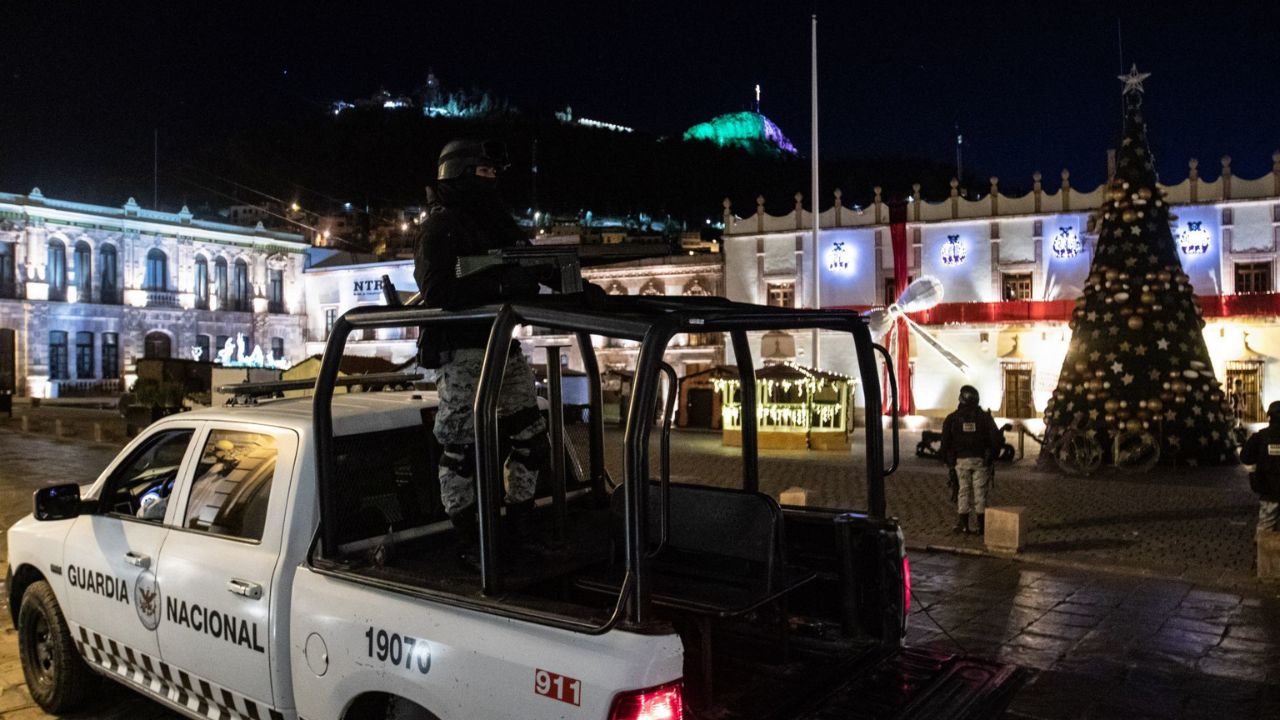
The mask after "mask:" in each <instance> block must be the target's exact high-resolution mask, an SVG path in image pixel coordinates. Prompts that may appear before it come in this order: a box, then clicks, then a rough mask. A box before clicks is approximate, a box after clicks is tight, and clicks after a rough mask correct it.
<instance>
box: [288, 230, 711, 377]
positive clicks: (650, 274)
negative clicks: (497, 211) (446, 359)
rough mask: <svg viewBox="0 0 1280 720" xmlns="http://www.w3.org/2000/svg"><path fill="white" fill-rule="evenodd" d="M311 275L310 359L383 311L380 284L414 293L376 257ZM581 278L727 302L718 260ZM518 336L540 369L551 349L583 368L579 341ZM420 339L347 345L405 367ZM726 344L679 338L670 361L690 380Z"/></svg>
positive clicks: (323, 259) (619, 354) (392, 337)
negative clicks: (352, 314)
mask: <svg viewBox="0 0 1280 720" xmlns="http://www.w3.org/2000/svg"><path fill="white" fill-rule="evenodd" d="M312 257H313V259H314V262H313V263H312V265H311V267H309V268H307V270H306V272H305V290H304V293H303V296H304V298H305V300H304V304H305V305H306V307H307V320H306V322H307V331H306V344H305V349H306V354H307V355H317V354H320V353H323V352H324V347H325V342H326V341H327V340H328V338H329V332H330V330H331V329H332V328H333V323H334V322H335V321H336V320H337V319H338V318H339V317H341V316H342V314H343V313H345V312H347V311H348V310H350V309H352V308H356V307H361V306H365V305H381V304H382V302H383V296H382V278H383V276H384V275H385V276H387V277H388V278H390V280H391V282H392V283H393V284H394V285H395V287H396V290H397V291H398V292H400V293H401V294H407V293H412V292H416V291H417V289H418V286H417V283H416V282H415V281H414V279H413V261H412V260H387V261H381V262H378V261H375V259H374V258H373V257H372V256H367V255H355V254H352V253H341V252H334V251H329V250H319V249H317V250H314V251H313V254H312ZM582 274H583V277H584V278H585V279H586V280H587V281H589V282H593V283H595V284H597V285H599V286H600V287H602V288H604V290H605V292H608V293H610V294H613V295H691V296H692V295H723V294H724V274H723V265H722V263H721V258H720V255H719V254H696V255H673V256H670V257H661V258H648V259H643V260H635V261H631V262H626V263H619V264H613V265H600V266H596V267H590V268H586V269H584V270H583V273H582ZM520 332H521V333H522V335H521V336H520V339H521V341H522V342H523V343H524V346H525V349H526V351H527V353H528V354H529V355H530V356H531V357H532V358H533V362H534V363H535V364H537V363H541V362H543V360H544V355H543V351H542V350H540V349H539V348H540V347H541V346H545V345H566V346H567V347H566V349H565V356H566V358H567V364H568V365H569V366H570V367H573V368H581V367H582V363H581V358H579V357H578V353H577V345H576V340H575V339H573V338H570V337H569V336H566V335H564V334H560V333H548V332H542V331H539V330H537V329H536V328H523V329H522V330H521V331H520ZM598 342H599V343H600V345H599V346H598V347H597V348H596V355H597V358H598V360H599V363H600V368H601V369H602V370H609V369H614V370H627V369H629V368H633V367H634V366H635V359H636V353H637V350H638V344H637V343H634V342H630V341H626V340H612V341H607V342H606V341H605V340H603V339H599V341H598ZM417 347H418V334H417V332H416V331H415V329H413V328H404V329H401V328H381V329H377V330H363V331H361V332H360V333H357V334H355V335H353V336H352V337H351V338H349V339H348V342H347V349H346V354H347V355H356V356H370V357H380V358H383V359H385V360H389V361H391V362H392V363H396V364H399V363H402V362H405V361H406V360H409V359H411V358H413V357H414V356H415V354H416V353H417ZM723 355H724V344H723V339H722V338H721V337H720V336H719V335H717V334H702V335H697V334H694V335H690V334H681V335H678V336H677V337H676V338H675V339H674V340H673V341H672V346H671V349H670V351H669V352H668V354H667V362H669V363H671V364H672V367H674V368H675V370H676V373H677V374H678V375H681V376H684V375H690V374H693V373H697V372H700V371H703V370H707V369H709V368H711V367H713V366H715V365H718V364H719V363H720V362H721V361H722V360H723Z"/></svg>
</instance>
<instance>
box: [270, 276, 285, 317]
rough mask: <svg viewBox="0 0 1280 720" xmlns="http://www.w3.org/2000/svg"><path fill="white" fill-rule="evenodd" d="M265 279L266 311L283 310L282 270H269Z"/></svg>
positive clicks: (276, 311) (279, 311)
mask: <svg viewBox="0 0 1280 720" xmlns="http://www.w3.org/2000/svg"><path fill="white" fill-rule="evenodd" d="M269 278H270V279H269V280H268V281H267V311H268V312H273V313H282V312H284V271H283V270H271V271H270V274H269Z"/></svg>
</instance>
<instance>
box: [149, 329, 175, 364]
mask: <svg viewBox="0 0 1280 720" xmlns="http://www.w3.org/2000/svg"><path fill="white" fill-rule="evenodd" d="M142 356H143V357H149V358H167V357H172V356H173V344H172V342H170V340H169V336H168V335H165V334H164V333H162V332H149V333H147V337H146V341H145V345H144V346H143V351H142Z"/></svg>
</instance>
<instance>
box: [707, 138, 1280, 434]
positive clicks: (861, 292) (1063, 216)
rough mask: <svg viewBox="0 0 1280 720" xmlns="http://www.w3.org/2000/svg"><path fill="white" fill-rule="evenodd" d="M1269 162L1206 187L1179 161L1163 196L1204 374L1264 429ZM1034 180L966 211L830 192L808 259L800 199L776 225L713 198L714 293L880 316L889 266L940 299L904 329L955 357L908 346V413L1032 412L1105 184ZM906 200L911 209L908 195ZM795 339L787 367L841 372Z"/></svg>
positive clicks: (1272, 279) (1272, 329) (1273, 268)
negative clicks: (1196, 315) (932, 283)
mask: <svg viewBox="0 0 1280 720" xmlns="http://www.w3.org/2000/svg"><path fill="white" fill-rule="evenodd" d="M1273 161H1274V168H1273V171H1272V172H1271V173H1269V174H1267V175H1264V176H1262V177H1259V178H1256V179H1245V178H1240V177H1235V176H1234V175H1233V173H1232V171H1231V159H1230V158H1223V159H1222V163H1221V170H1220V171H1219V172H1217V175H1218V177H1217V178H1216V179H1214V180H1211V181H1207V180H1205V179H1203V178H1201V177H1200V174H1199V171H1200V168H1199V163H1197V162H1196V161H1195V160H1192V161H1191V163H1190V165H1189V168H1188V169H1189V172H1188V176H1187V177H1186V178H1185V179H1183V180H1182V181H1181V182H1179V183H1177V184H1174V185H1167V186H1163V191H1164V192H1165V194H1166V196H1167V200H1168V202H1169V203H1170V204H1171V205H1173V206H1174V207H1173V211H1174V216H1175V217H1176V220H1175V225H1176V226H1175V227H1174V228H1173V234H1174V237H1175V239H1176V240H1177V242H1178V244H1179V252H1180V257H1181V259H1182V264H1183V268H1184V270H1185V272H1186V273H1187V275H1188V276H1190V279H1191V283H1192V285H1193V286H1194V288H1195V291H1196V294H1197V295H1198V296H1199V298H1200V303H1201V306H1202V308H1203V310H1204V316H1205V318H1206V320H1207V326H1206V327H1205V330H1204V334H1205V340H1206V341H1207V343H1208V346H1209V349H1210V353H1211V355H1212V358H1213V363H1214V369H1215V371H1216V372H1217V374H1218V377H1219V379H1220V380H1221V381H1223V382H1224V383H1226V385H1227V387H1228V388H1229V389H1231V388H1236V387H1237V386H1236V385H1235V383H1236V381H1237V380H1239V381H1240V383H1241V384H1240V386H1239V387H1240V389H1241V392H1242V393H1243V395H1244V397H1245V406H1246V410H1247V412H1245V415H1246V417H1245V420H1246V421H1252V420H1259V419H1261V410H1262V408H1264V407H1266V404H1267V402H1269V401H1271V400H1276V399H1280V294H1278V293H1277V290H1278V289H1280V288H1278V286H1277V274H1278V273H1280V266H1278V265H1277V257H1278V256H1280V153H1277V154H1276V155H1275V156H1274V157H1273ZM1033 180H1034V185H1033V190H1032V191H1031V192H1030V193H1028V194H1026V195H1023V196H1020V197H1011V196H1006V195H1002V194H1001V193H1000V190H999V185H998V180H997V179H996V178H992V179H991V187H990V192H989V193H988V194H987V195H986V196H985V197H982V198H981V199H975V200H970V199H966V198H964V197H961V195H960V193H959V190H958V187H957V183H956V182H955V181H954V180H953V181H952V190H951V196H950V197H949V198H947V199H946V200H943V201H942V202H922V201H920V200H915V201H914V202H909V203H907V204H906V205H905V206H899V207H895V208H891V207H890V206H889V205H888V204H887V203H886V202H884V201H883V199H882V197H881V195H880V190H879V188H877V189H876V195H875V198H874V200H873V202H872V203H871V204H870V205H869V206H867V207H865V208H851V207H847V206H844V205H843V203H842V199H841V197H840V193H839V191H837V192H836V195H835V203H834V205H833V206H832V207H830V208H828V209H827V210H824V211H822V212H821V214H820V217H819V225H820V230H819V236H818V241H817V242H818V244H817V248H816V252H815V248H814V245H813V236H812V234H811V230H810V228H811V227H812V222H813V221H812V215H811V214H810V212H809V211H807V210H805V209H804V207H803V205H802V198H801V197H800V196H799V195H797V196H796V207H795V209H794V210H793V211H792V212H791V213H788V214H786V215H782V216H776V215H769V214H766V213H765V212H764V209H763V208H764V202H763V198H760V199H758V203H757V207H756V208H754V209H753V210H754V212H753V213H749V214H747V216H746V217H740V216H739V215H738V214H737V213H735V211H734V208H732V207H731V206H730V204H729V202H728V201H727V200H726V201H725V203H724V224H725V235H724V241H723V252H724V257H725V278H726V289H727V295H728V297H729V298H730V299H733V300H740V301H746V302H755V303H761V304H771V305H786V306H794V307H824V308H853V309H858V310H866V309H871V308H874V307H883V306H885V305H887V304H890V303H892V302H893V301H894V299H895V293H896V288H895V282H894V281H895V266H894V256H895V255H898V256H899V257H901V258H902V259H903V261H904V264H905V268H904V269H905V271H906V272H905V275H906V276H907V278H908V279H916V278H920V277H922V276H932V277H934V278H936V279H937V280H938V281H940V282H941V285H942V289H943V298H942V302H941V303H940V304H938V305H936V306H935V307H933V308H932V309H929V310H927V311H925V312H919V313H915V314H913V315H912V316H911V317H912V318H913V319H914V320H915V321H916V322H917V323H919V324H920V326H921V328H922V329H923V330H924V331H925V332H927V333H929V334H930V335H931V336H933V337H934V338H935V339H936V340H938V341H940V342H941V343H942V345H943V346H944V347H945V348H948V349H949V350H950V351H952V353H953V354H954V355H955V356H956V357H957V358H958V359H959V360H960V363H959V364H957V363H954V362H952V361H951V360H949V359H947V358H946V357H944V355H943V354H941V353H939V352H938V351H936V350H935V349H934V348H932V347H930V346H929V344H928V343H924V342H921V341H920V339H919V337H918V336H914V335H913V337H912V340H911V343H910V350H909V357H910V361H909V367H908V368H906V370H905V371H906V372H909V373H910V374H911V380H912V387H913V395H914V405H915V408H914V412H916V413H919V414H924V415H941V414H943V413H944V412H946V411H948V410H949V409H951V408H952V407H954V405H955V398H956V396H957V393H958V390H959V387H960V386H961V385H963V384H966V383H967V384H971V385H975V386H976V387H978V389H979V391H980V392H981V393H982V396H983V401H984V403H983V404H984V405H987V406H989V407H992V408H998V409H999V410H1000V412H1001V413H1002V414H1003V415H1005V416H1007V417H1034V416H1038V414H1039V413H1040V412H1042V411H1043V409H1044V404H1045V402H1046V401H1047V400H1048V397H1049V395H1050V394H1051V393H1052V391H1053V388H1054V387H1055V386H1056V384H1057V376H1058V372H1059V370H1060V368H1061V365H1062V360H1063V357H1064V355H1065V353H1066V348H1067V343H1068V341H1069V340H1070V337H1071V331H1070V329H1069V328H1068V327H1067V322H1068V320H1069V319H1070V317H1071V312H1072V310H1073V309H1074V307H1075V300H1076V298H1078V297H1080V295H1081V293H1082V289H1083V287H1084V283H1085V282H1086V279H1087V278H1088V275H1089V267H1090V263H1091V261H1092V259H1093V249H1094V243H1095V241H1096V235H1095V227H1094V218H1093V217H1092V213H1093V212H1094V211H1095V210H1096V209H1097V208H1099V207H1100V206H1101V204H1102V201H1103V192H1104V188H1103V187H1098V188H1095V189H1092V190H1085V191H1081V190H1079V189H1076V188H1073V187H1072V186H1071V182H1070V175H1069V173H1068V172H1067V171H1065V170H1064V171H1063V172H1062V174H1061V181H1060V185H1059V186H1058V187H1056V188H1049V187H1046V185H1047V183H1044V182H1043V179H1042V178H1041V176H1040V174H1039V173H1036V174H1035V175H1034V176H1033ZM913 197H915V198H919V197H920V193H919V187H918V186H917V187H916V188H915V193H914V195H913ZM896 244H901V246H902V247H900V248H896V247H895V245H896ZM795 339H796V345H797V350H796V352H797V355H798V356H799V357H798V360H799V361H800V362H802V363H804V364H816V365H818V366H820V367H822V368H824V369H828V370H835V371H839V372H844V373H849V374H853V371H854V369H855V367H854V364H853V362H854V361H853V357H852V354H851V353H850V352H849V348H848V347H847V345H848V342H847V340H845V339H844V338H840V337H837V336H835V335H830V336H828V335H823V336H822V337H821V338H815V337H814V336H813V335H812V334H809V333H802V334H798V335H797V336H796V338H795ZM815 340H816V343H815ZM755 341H756V343H757V347H758V343H759V338H756V339H755ZM815 344H816V347H815ZM902 373H903V369H901V368H900V369H899V374H900V376H901V375H902Z"/></svg>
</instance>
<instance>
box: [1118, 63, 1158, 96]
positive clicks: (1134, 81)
mask: <svg viewBox="0 0 1280 720" xmlns="http://www.w3.org/2000/svg"><path fill="white" fill-rule="evenodd" d="M1149 77H1151V73H1140V72H1138V64H1137V63H1134V64H1133V67H1132V69H1131V70H1129V74H1127V75H1117V76H1116V79H1117V80H1119V81H1120V82H1122V83H1124V89H1123V90H1121V91H1120V94H1121V95H1128V94H1129V93H1131V92H1136V93H1140V92H1142V81H1143V80H1146V79H1147V78H1149Z"/></svg>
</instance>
